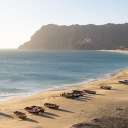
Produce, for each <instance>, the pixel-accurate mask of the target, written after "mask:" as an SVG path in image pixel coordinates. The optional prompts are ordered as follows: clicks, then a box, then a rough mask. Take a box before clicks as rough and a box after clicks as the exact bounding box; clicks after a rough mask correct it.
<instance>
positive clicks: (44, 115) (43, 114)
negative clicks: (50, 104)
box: [34, 112, 57, 119]
mask: <svg viewBox="0 0 128 128" xmlns="http://www.w3.org/2000/svg"><path fill="white" fill-rule="evenodd" d="M47 114H48V115H47ZM50 114H51V113H46V112H44V113H40V114H34V115H35V116H40V117H45V118H50V119H55V118H54V117H52V116H55V114H51V115H50ZM49 115H50V116H49ZM56 116H57V115H56Z"/></svg>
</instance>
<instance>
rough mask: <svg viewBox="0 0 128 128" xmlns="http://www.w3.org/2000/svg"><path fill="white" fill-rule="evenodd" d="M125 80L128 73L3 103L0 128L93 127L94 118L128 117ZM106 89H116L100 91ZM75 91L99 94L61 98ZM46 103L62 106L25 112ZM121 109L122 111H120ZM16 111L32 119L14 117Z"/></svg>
mask: <svg viewBox="0 0 128 128" xmlns="http://www.w3.org/2000/svg"><path fill="white" fill-rule="evenodd" d="M118 52H119V51H118ZM125 79H128V70H126V71H122V72H119V73H118V74H116V75H114V76H111V77H110V78H108V79H101V80H99V81H94V82H90V83H89V84H87V85H84V86H80V87H72V88H71V89H69V90H59V91H49V92H43V93H40V94H37V95H34V96H30V97H22V98H15V99H12V100H8V101H0V109H1V111H0V128H70V127H71V126H72V125H73V124H78V123H82V122H87V123H93V121H92V119H93V118H102V119H103V117H108V116H109V117H116V118H118V117H119V118H120V116H121V114H122V116H124V115H125V117H127V113H126V110H127V108H128V85H125V84H119V83H118V81H119V80H125ZM102 85H104V86H112V89H111V90H103V89H100V86H102ZM74 89H77V90H84V89H89V90H94V91H96V92H97V94H87V95H84V96H83V97H80V98H78V99H67V98H62V97H60V94H61V93H62V92H72V90H74ZM45 102H49V103H56V104H59V105H60V108H59V109H49V108H46V107H45V112H44V113H40V114H30V113H27V112H26V111H25V110H24V108H25V107H26V106H32V105H37V106H43V105H44V103H45ZM117 107H118V108H121V110H117ZM16 110H17V111H21V112H25V113H27V117H28V118H27V119H24V120H23V119H20V118H17V117H15V116H13V112H14V111H16ZM81 128H82V127H81Z"/></svg>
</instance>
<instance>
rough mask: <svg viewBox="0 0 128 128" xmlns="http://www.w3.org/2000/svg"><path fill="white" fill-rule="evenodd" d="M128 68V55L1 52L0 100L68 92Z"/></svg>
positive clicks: (84, 52)
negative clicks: (52, 91) (57, 90)
mask: <svg viewBox="0 0 128 128" xmlns="http://www.w3.org/2000/svg"><path fill="white" fill-rule="evenodd" d="M127 68H128V54H123V53H114V52H105V51H88V50H85V51H84V50H83V51H36V50H0V100H8V99H11V98H14V97H21V96H28V95H33V94H37V93H39V92H42V91H48V90H56V89H67V88H69V87H71V86H78V85H79V86H80V85H84V84H87V83H88V82H90V81H93V80H98V79H101V78H107V77H109V76H111V75H113V74H115V73H117V72H119V71H121V70H125V69H127Z"/></svg>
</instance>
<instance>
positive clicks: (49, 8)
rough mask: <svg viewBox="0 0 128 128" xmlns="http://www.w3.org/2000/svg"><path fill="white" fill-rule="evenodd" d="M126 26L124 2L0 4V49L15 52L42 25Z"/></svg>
mask: <svg viewBox="0 0 128 128" xmlns="http://www.w3.org/2000/svg"><path fill="white" fill-rule="evenodd" d="M126 22H128V0H0V49H2V48H5V49H6V48H18V47H19V46H20V45H22V44H24V43H25V42H27V41H29V40H30V38H31V36H32V35H33V34H34V33H35V32H36V31H37V30H39V29H40V28H41V27H42V26H43V25H47V24H57V25H73V24H79V25H87V24H95V25H103V24H107V23H114V24H124V23H126Z"/></svg>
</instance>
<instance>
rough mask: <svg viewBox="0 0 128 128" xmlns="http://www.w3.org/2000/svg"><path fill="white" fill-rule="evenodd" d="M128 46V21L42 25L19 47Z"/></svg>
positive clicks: (98, 47)
mask: <svg viewBox="0 0 128 128" xmlns="http://www.w3.org/2000/svg"><path fill="white" fill-rule="evenodd" d="M126 48H128V23H125V24H112V23H108V24H104V25H94V24H89V25H78V24H76V25H70V26H66V25H62V26H59V25H55V24H48V25H45V26H42V27H41V28H40V29H39V30H37V31H36V32H35V34H33V35H32V36H31V39H30V41H28V42H25V43H24V44H23V45H20V46H19V47H18V49H40V50H115V49H126Z"/></svg>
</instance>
